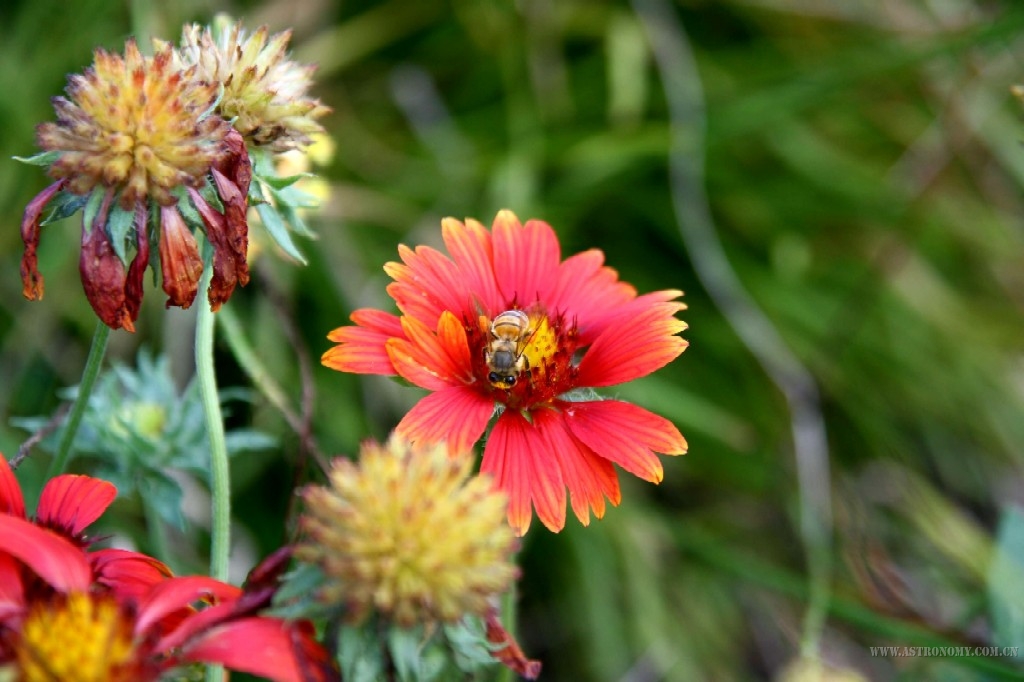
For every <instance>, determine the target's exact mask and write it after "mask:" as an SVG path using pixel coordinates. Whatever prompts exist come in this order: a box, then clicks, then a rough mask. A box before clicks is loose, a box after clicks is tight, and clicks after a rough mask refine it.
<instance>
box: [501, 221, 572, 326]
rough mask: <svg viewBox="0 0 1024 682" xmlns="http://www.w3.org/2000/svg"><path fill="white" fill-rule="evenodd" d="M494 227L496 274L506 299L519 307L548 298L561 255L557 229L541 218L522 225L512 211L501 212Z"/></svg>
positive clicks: (554, 282) (554, 281)
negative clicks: (556, 234) (556, 233)
mask: <svg viewBox="0 0 1024 682" xmlns="http://www.w3.org/2000/svg"><path fill="white" fill-rule="evenodd" d="M492 231H493V234H494V237H493V239H494V274H495V276H496V277H497V279H498V286H499V287H500V288H501V292H502V294H503V296H504V298H505V301H506V302H508V303H512V302H515V303H517V304H518V305H519V306H520V307H526V306H529V305H531V304H533V303H534V302H535V301H547V297H548V293H549V292H550V291H551V289H552V288H553V287H554V286H555V284H556V279H555V278H556V277H557V273H558V262H559V260H560V259H561V249H560V248H559V246H558V238H557V237H556V236H555V231H554V230H552V229H551V226H550V225H548V224H547V223H544V222H541V221H539V220H530V221H528V222H527V223H526V225H520V223H519V219H518V218H516V216H515V215H514V214H513V213H512V212H511V211H500V212H499V213H498V215H497V217H495V219H494V225H493V227H492Z"/></svg>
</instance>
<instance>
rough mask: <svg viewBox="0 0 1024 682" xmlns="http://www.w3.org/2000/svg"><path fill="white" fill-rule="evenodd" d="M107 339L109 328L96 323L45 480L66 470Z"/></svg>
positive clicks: (105, 350) (101, 362) (100, 364)
mask: <svg viewBox="0 0 1024 682" xmlns="http://www.w3.org/2000/svg"><path fill="white" fill-rule="evenodd" d="M109 338H110V327H108V326H107V325H105V324H103V323H102V322H97V323H96V332H95V333H94V334H93V335H92V346H91V347H90V348H89V357H88V358H86V361H85V369H84V370H82V381H81V382H80V383H79V384H78V394H77V395H76V396H75V402H74V403H73V404H72V405H71V412H70V414H68V420H67V424H66V425H65V427H64V433H62V434H61V437H60V444H59V445H58V446H57V454H56V455H55V456H54V458H53V461H52V462H50V469H49V471H48V472H47V475H46V477H47V478H53V477H54V476H58V475H60V474H62V473H64V469H65V468H67V465H68V461H69V460H70V458H71V449H72V447H71V445H72V443H73V442H74V440H75V435H76V434H77V433H78V427H79V425H80V424H81V423H82V417H83V416H85V408H86V407H88V406H89V396H91V395H92V387H93V386H94V385H95V384H96V377H98V376H99V374H100V367H102V366H103V356H104V355H106V353H107V340H108V339H109Z"/></svg>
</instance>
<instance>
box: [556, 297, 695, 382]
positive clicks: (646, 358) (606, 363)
mask: <svg viewBox="0 0 1024 682" xmlns="http://www.w3.org/2000/svg"><path fill="white" fill-rule="evenodd" d="M683 307H685V306H683V304H682V303H677V302H666V303H655V304H653V305H651V306H649V307H647V308H646V309H645V310H642V311H641V312H639V313H637V314H635V315H630V316H629V321H628V323H627V328H626V329H625V330H623V329H621V328H619V326H618V325H615V326H612V327H610V328H608V329H607V330H605V331H604V333H602V334H601V335H600V336H599V337H597V339H596V340H595V341H594V343H593V344H592V345H591V346H590V348H589V349H587V351H586V353H585V354H584V355H583V359H582V360H581V361H580V365H579V374H578V375H577V377H576V380H577V381H578V382H579V385H581V386H613V385H615V384H621V383H625V382H627V381H632V380H633V379H637V378H639V377H642V376H647V375H648V374H650V373H651V372H654V371H655V370H657V369H661V368H662V367H664V366H665V365H667V364H668V363H669V362H671V361H672V360H674V359H675V358H676V357H678V356H679V354H680V353H682V352H683V351H684V350H686V346H687V345H689V344H688V342H687V341H686V340H685V339H683V338H681V337H679V336H677V334H679V333H680V332H682V331H683V330H684V329H686V323H685V322H683V321H682V320H679V319H676V317H675V314H676V313H677V312H679V311H680V310H681V309H682V308H683Z"/></svg>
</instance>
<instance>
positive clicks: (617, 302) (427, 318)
mask: <svg viewBox="0 0 1024 682" xmlns="http://www.w3.org/2000/svg"><path fill="white" fill-rule="evenodd" d="M442 236H443V238H444V242H445V245H446V247H447V249H448V252H449V253H450V254H451V257H448V256H446V255H445V254H442V253H441V252H439V251H437V250H435V249H432V248H429V247H426V246H420V247H417V248H416V249H415V250H413V249H410V248H408V247H405V246H400V247H399V250H398V253H399V256H400V258H401V261H402V262H400V263H399V262H392V263H388V264H387V265H385V266H384V270H385V272H387V273H388V274H389V275H390V276H391V277H392V279H393V280H394V281H393V282H392V283H391V284H389V285H388V289H387V290H388V293H389V294H390V295H391V297H392V298H393V299H394V300H395V302H396V304H397V305H398V309H399V311H400V313H401V314H400V315H393V314H391V313H387V312H383V311H379V310H368V309H362V310H356V311H355V312H354V313H352V321H353V322H354V323H355V325H354V326H347V327H341V328H339V329H336V330H334V331H333V332H331V334H330V335H329V336H328V338H329V339H330V340H331V341H334V342H335V343H336V344H337V345H336V346H335V347H333V348H331V349H330V350H328V351H327V352H326V353H324V356H323V363H324V365H326V366H328V367H331V368H333V369H337V370H339V371H344V372H356V373H362V374H397V375H400V376H401V377H403V378H404V379H406V380H408V381H410V382H412V383H414V384H416V385H417V386H420V387H422V388H426V389H428V390H429V391H431V393H430V394H428V395H427V396H426V397H424V398H423V399H422V400H420V402H419V403H417V404H416V405H414V406H413V408H412V409H411V410H410V411H409V413H408V414H406V415H405V417H404V418H403V419H402V421H401V422H400V423H399V425H398V427H397V429H396V431H397V432H398V433H399V434H400V435H402V436H404V437H405V438H408V439H410V440H412V441H417V442H419V441H421V442H424V443H436V442H440V441H446V442H447V443H448V444H449V446H450V447H451V448H452V449H453V450H455V451H461V450H465V449H468V448H469V447H470V446H472V444H473V443H475V442H476V441H477V440H478V439H480V438H481V436H483V435H484V432H485V430H486V429H487V428H488V425H489V424H490V422H491V420H492V417H493V416H494V415H495V413H496V412H498V413H500V414H498V417H497V419H496V420H495V421H494V424H493V427H492V428H491V430H490V435H489V436H488V438H487V444H486V446H485V447H484V456H483V462H482V464H481V467H480V469H481V472H483V473H488V474H490V475H491V476H493V478H494V480H495V482H496V484H497V485H498V487H500V488H501V489H503V490H504V491H505V492H506V493H507V494H508V496H509V508H508V518H509V522H510V523H511V525H512V527H513V528H514V529H515V530H516V531H517V533H519V534H520V535H522V534H523V533H525V532H526V530H527V529H528V528H529V526H530V521H531V518H532V516H533V513H532V510H533V509H534V508H536V510H537V515H538V517H539V518H540V520H541V522H542V523H543V524H544V525H545V526H547V527H548V528H550V529H551V530H554V531H558V530H560V529H561V528H562V527H563V526H564V524H565V504H566V499H567V496H566V490H567V489H568V493H569V494H568V500H569V502H570V505H571V506H572V509H573V511H574V512H575V514H576V516H577V517H578V518H579V519H580V521H581V522H582V523H584V524H587V523H589V520H590V512H591V511H593V512H594V514H595V515H596V516H597V517H599V518H600V517H601V516H603V515H604V512H605V500H606V499H607V500H609V501H610V502H611V503H612V504H613V505H615V504H618V503H619V501H620V499H621V494H620V490H619V482H618V476H617V474H616V472H615V468H614V466H613V465H614V464H617V465H619V466H620V467H622V468H623V469H625V470H626V471H629V472H630V473H633V474H635V475H637V476H639V477H641V478H643V479H645V480H648V481H651V482H655V483H656V482H659V481H661V479H662V476H663V472H662V466H661V462H660V461H659V459H658V457H657V455H656V454H655V453H663V454H666V455H677V454H682V453H684V452H685V451H686V441H685V439H684V438H683V436H682V434H680V433H679V430H678V429H677V428H676V427H675V426H674V425H673V424H672V423H671V422H669V421H668V420H667V419H664V418H663V417H660V416H658V415H656V414H653V413H652V412H649V411H647V410H645V409H643V408H641V407H639V406H637V405H633V404H631V403H627V402H624V401H621V400H612V399H608V400H601V399H599V398H596V397H595V396H594V394H593V392H592V391H581V390H579V389H592V388H600V387H602V386H612V385H615V384H619V383H623V382H626V381H631V380H632V379H636V378H638V377H642V376H645V375H647V374H650V373H651V372H653V371H654V370H656V369H658V368H660V367H662V366H664V365H666V364H667V363H669V362H670V361H671V360H673V359H674V358H675V357H676V356H678V355H679V354H680V353H682V352H683V350H684V349H685V348H686V345H687V342H686V341H685V340H684V339H682V338H680V337H679V336H678V334H679V333H680V332H682V331H683V330H684V329H686V323H685V322H683V321H681V320H679V319H677V318H676V317H675V316H676V314H677V313H678V312H679V311H681V310H683V309H684V308H685V305H684V304H683V303H681V302H679V301H677V300H676V299H677V298H678V297H679V296H680V295H682V292H680V291H677V290H674V289H669V290H665V291H656V292H653V293H650V294H645V295H642V296H640V295H638V294H637V292H636V289H634V288H633V287H632V286H630V285H629V284H627V283H625V282H622V281H620V280H619V278H618V274H617V273H616V272H615V271H614V270H612V269H611V268H609V267H607V266H605V265H604V254H603V253H601V252H600V251H598V250H596V249H592V250H589V251H585V252H583V253H579V254H576V255H573V256H570V257H569V258H567V259H565V260H564V261H563V260H562V259H561V250H560V248H559V245H558V239H557V237H556V236H555V233H554V230H552V229H551V227H550V226H549V225H548V224H547V223H544V222H541V221H539V220H531V221H527V222H526V223H525V224H523V223H520V222H519V219H518V218H516V216H515V215H514V214H512V213H511V212H510V211H501V212H499V213H498V215H497V217H496V218H495V220H494V225H493V227H492V229H491V230H487V229H486V228H485V227H484V226H483V225H481V224H480V223H478V222H476V221H474V220H467V221H465V222H464V223H463V222H460V221H458V220H455V219H452V218H448V219H445V220H444V221H443V222H442ZM626 324H628V325H629V328H630V333H629V334H623V333H622V328H623V325H626ZM496 407H497V408H499V409H498V410H495V408H496Z"/></svg>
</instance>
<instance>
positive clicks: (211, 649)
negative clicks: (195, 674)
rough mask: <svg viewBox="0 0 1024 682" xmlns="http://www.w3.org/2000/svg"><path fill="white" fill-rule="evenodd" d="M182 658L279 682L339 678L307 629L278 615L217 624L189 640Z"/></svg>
mask: <svg viewBox="0 0 1024 682" xmlns="http://www.w3.org/2000/svg"><path fill="white" fill-rule="evenodd" d="M182 655H183V658H184V659H185V660H187V661H193V662H196V663H220V664H222V665H224V667H226V668H229V669H231V670H237V671H239V672H245V673H249V674H251V675H257V676H259V677H265V678H268V679H271V680H275V681H276V682H316V681H320V680H324V681H327V680H335V679H338V678H337V676H336V673H335V672H334V671H333V670H332V668H331V665H330V663H329V659H328V656H327V654H326V652H324V651H323V649H322V648H321V647H320V646H319V645H317V644H316V643H315V642H313V640H312V637H311V636H310V633H309V632H308V631H305V632H304V631H302V630H300V629H299V628H298V626H297V625H295V624H293V623H288V622H286V621H283V620H278V619H275V618H242V619H239V620H235V621H232V622H230V623H225V624H222V625H219V626H217V627H216V628H213V629H210V630H208V631H206V632H204V633H203V634H202V635H200V636H199V637H197V638H196V639H194V640H193V641H191V642H189V643H188V644H187V645H186V647H185V649H184V651H183V652H182Z"/></svg>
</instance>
